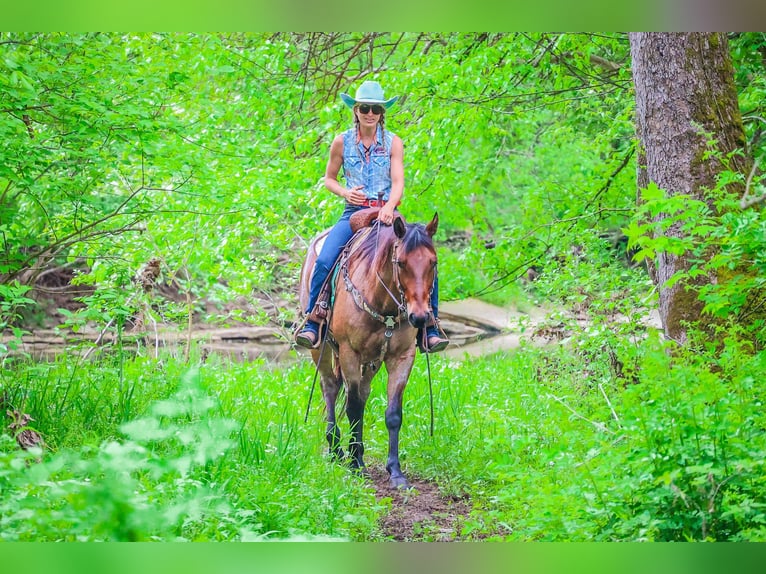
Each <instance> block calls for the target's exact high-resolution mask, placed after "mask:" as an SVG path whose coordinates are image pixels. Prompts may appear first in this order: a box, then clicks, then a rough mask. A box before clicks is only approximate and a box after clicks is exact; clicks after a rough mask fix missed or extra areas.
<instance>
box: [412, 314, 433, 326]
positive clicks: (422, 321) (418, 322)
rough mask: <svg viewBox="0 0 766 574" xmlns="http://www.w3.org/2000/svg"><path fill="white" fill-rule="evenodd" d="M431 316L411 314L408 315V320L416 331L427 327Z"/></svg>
mask: <svg viewBox="0 0 766 574" xmlns="http://www.w3.org/2000/svg"><path fill="white" fill-rule="evenodd" d="M430 315H431V313H410V314H409V315H407V320H408V321H409V322H410V325H412V326H413V327H415V328H416V329H422V328H423V327H425V326H426V322H427V321H428V318H429V317H430Z"/></svg>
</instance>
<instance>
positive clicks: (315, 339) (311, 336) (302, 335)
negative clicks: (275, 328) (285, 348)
mask: <svg viewBox="0 0 766 574" xmlns="http://www.w3.org/2000/svg"><path fill="white" fill-rule="evenodd" d="M306 323H308V321H304V323H303V325H301V328H300V329H299V330H298V332H297V333H296V334H295V344H296V345H298V346H299V347H303V348H305V349H318V348H319V345H320V343H321V342H322V337H321V332H322V325H321V324H319V325H317V329H316V331H315V330H314V329H312V328H310V327H307V326H306Z"/></svg>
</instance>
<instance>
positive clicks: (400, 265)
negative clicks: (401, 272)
mask: <svg viewBox="0 0 766 574" xmlns="http://www.w3.org/2000/svg"><path fill="white" fill-rule="evenodd" d="M396 264H397V265H398V266H399V269H404V261H402V260H401V259H397V260H396Z"/></svg>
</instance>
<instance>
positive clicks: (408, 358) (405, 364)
mask: <svg viewBox="0 0 766 574" xmlns="http://www.w3.org/2000/svg"><path fill="white" fill-rule="evenodd" d="M414 355H415V348H414V346H413V348H412V352H411V353H407V354H405V355H404V356H402V357H398V358H397V359H395V360H391V361H387V362H386V369H387V370H388V388H387V395H388V405H387V406H386V428H387V429H388V460H387V461H386V470H387V471H388V474H389V482H390V484H391V486H392V487H394V488H409V486H410V483H409V482H408V481H407V478H406V477H405V476H404V473H402V468H401V464H400V463H399V431H400V430H401V428H402V403H403V399H404V389H405V387H406V386H407V380H408V379H409V376H410V371H411V370H412V365H413V362H414V360H415V356H414Z"/></svg>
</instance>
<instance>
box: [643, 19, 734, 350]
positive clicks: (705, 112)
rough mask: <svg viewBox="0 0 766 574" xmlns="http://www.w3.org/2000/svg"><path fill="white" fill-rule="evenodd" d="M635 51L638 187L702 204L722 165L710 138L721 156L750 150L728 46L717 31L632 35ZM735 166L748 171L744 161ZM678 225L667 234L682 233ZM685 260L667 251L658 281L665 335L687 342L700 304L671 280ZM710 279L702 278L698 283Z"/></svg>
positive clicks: (661, 257) (657, 266) (681, 284)
mask: <svg viewBox="0 0 766 574" xmlns="http://www.w3.org/2000/svg"><path fill="white" fill-rule="evenodd" d="M629 38H630V51H631V58H632V62H633V82H634V84H635V89H636V123H637V131H638V139H639V144H640V146H641V149H640V153H639V158H640V159H643V160H644V161H639V167H638V185H639V188H642V187H646V185H647V184H648V183H650V182H654V183H656V184H657V186H658V187H660V188H662V189H664V190H665V191H666V192H667V193H668V194H671V195H677V194H688V195H690V196H692V197H695V198H698V199H704V190H705V189H712V188H713V187H715V184H716V176H717V175H718V174H719V173H720V172H721V170H722V165H721V163H720V162H719V161H717V160H716V159H714V158H710V159H707V158H704V153H705V151H706V149H707V141H708V137H709V136H712V138H713V139H714V140H715V141H716V142H717V144H716V147H717V149H718V151H720V152H721V153H722V154H723V155H726V154H728V153H729V152H731V151H734V150H736V149H743V148H744V146H745V134H744V129H743V127H742V116H741V114H740V110H739V105H738V102H737V92H736V88H735V85H734V69H733V67H732V63H731V57H730V54H729V45H728V41H727V39H726V36H725V35H724V34H719V33H683V34H681V33H661V34H660V33H632V34H630V35H629ZM736 161H739V162H740V165H734V166H733V167H734V168H735V169H737V170H738V171H742V172H745V170H746V165H744V160H743V159H737V160H736ZM680 233H681V231H680V229H678V227H675V228H671V229H670V230H669V231H668V234H670V235H673V236H676V237H677V236H679V235H680ZM689 265H690V264H689V262H688V260H687V257H686V256H685V255H681V256H677V255H672V254H669V253H662V254H660V255H659V257H658V259H657V261H655V269H654V272H653V277H652V278H653V279H654V282H655V284H656V285H657V287H658V289H659V295H660V316H661V317H662V324H663V327H664V329H665V334H666V335H667V336H668V337H670V338H672V339H674V340H676V341H678V342H681V343H683V342H685V341H686V327H685V325H684V323H686V322H690V323H697V322H698V321H699V319H700V313H701V310H702V306H703V305H702V303H701V302H700V301H699V300H698V298H697V295H696V293H695V291H694V290H688V289H687V287H688V286H689V285H688V283H684V282H678V283H676V284H675V285H673V286H672V287H667V286H666V285H665V283H666V281H667V280H668V279H669V278H670V277H671V276H672V275H673V274H675V273H676V272H677V271H681V270H686V269H688V268H689ZM705 280H707V281H710V280H713V279H710V278H707V279H705V278H701V281H705Z"/></svg>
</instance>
